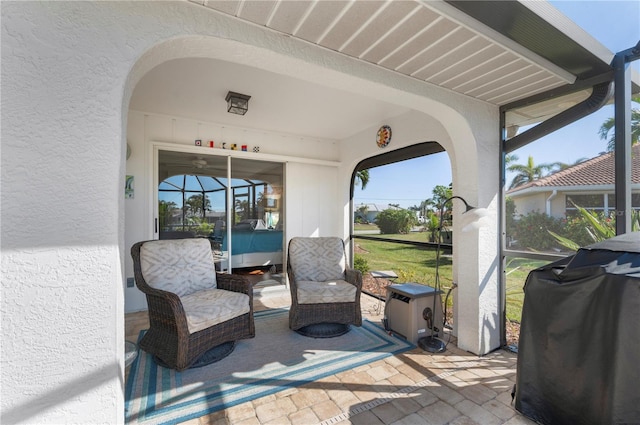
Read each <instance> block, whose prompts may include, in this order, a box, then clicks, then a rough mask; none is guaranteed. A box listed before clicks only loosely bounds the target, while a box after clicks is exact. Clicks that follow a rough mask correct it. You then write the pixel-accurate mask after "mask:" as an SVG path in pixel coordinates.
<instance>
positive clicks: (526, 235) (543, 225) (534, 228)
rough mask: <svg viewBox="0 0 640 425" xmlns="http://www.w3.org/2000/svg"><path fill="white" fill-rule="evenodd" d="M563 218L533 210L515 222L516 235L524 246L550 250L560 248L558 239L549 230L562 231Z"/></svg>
mask: <svg viewBox="0 0 640 425" xmlns="http://www.w3.org/2000/svg"><path fill="white" fill-rule="evenodd" d="M561 229H562V220H560V219H557V218H554V217H549V216H547V215H546V214H544V213H540V212H537V211H533V212H530V213H528V214H527V215H525V216H521V217H520V220H518V221H517V222H515V224H514V235H513V236H514V237H515V238H516V239H517V240H518V245H520V246H521V247H522V248H529V249H532V250H535V251H548V250H550V249H553V248H559V244H558V241H557V240H556V238H554V237H553V236H552V235H551V234H550V233H549V232H553V233H560V232H561Z"/></svg>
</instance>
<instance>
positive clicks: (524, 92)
mask: <svg viewBox="0 0 640 425" xmlns="http://www.w3.org/2000/svg"><path fill="white" fill-rule="evenodd" d="M192 1H193V2H194V3H198V4H201V5H202V6H204V7H207V8H209V9H212V10H215V11H216V12H219V13H225V14H228V15H231V16H234V17H236V18H238V19H242V20H245V21H249V22H252V23H254V24H256V25H260V26H264V27H266V28H270V29H272V30H274V31H278V32H280V33H283V34H287V35H289V36H292V37H296V38H298V39H302V40H305V41H307V42H309V43H311V44H314V45H317V46H320V47H323V48H326V49H330V50H333V51H336V52H339V53H341V54H344V55H347V56H350V57H353V58H356V59H359V60H362V61H366V62H369V63H372V64H375V65H378V66H381V67H384V68H386V69H389V70H391V71H394V72H398V73H400V74H403V75H406V76H408V77H411V78H415V79H417V80H420V81H424V82H425V83H431V84H435V85H437V86H440V87H443V88H446V89H450V90H453V91H455V92H458V93H460V94H463V95H466V96H470V97H473V98H476V99H479V100H482V101H486V102H489V103H492V104H495V105H498V106H499V105H504V104H508V103H510V102H514V101H516V100H519V99H523V98H526V97H528V96H531V95H534V94H537V93H540V92H544V91H547V90H550V89H553V88H556V87H560V86H563V85H566V84H570V83H572V82H573V81H574V80H575V77H576V75H575V74H573V73H571V72H569V71H567V70H566V69H564V68H563V67H562V66H560V65H557V64H555V63H553V62H552V61H554V60H556V59H557V58H556V56H558V57H563V56H564V54H567V55H570V54H572V53H571V52H569V51H566V50H565V51H564V53H562V52H559V53H558V54H557V55H556V56H554V55H546V57H543V54H544V53H545V49H542V48H536V46H535V45H533V44H531V43H530V44H529V45H528V47H526V48H525V47H524V46H523V43H524V41H523V40H525V39H527V37H530V35H528V36H527V35H523V34H519V37H520V38H517V37H515V38H514V37H512V36H511V34H509V33H508V31H506V30H504V28H498V29H500V30H504V31H503V32H500V31H498V30H495V29H493V28H491V27H489V25H487V24H492V23H491V22H489V20H488V19H487V16H486V13H483V14H480V15H481V18H483V19H485V20H486V21H487V22H486V23H482V22H481V21H479V20H477V19H475V18H472V17H471V16H470V15H468V14H467V12H468V13H471V12H469V11H467V12H465V11H462V10H461V8H460V7H461V5H460V4H458V3H460V2H443V1H418V0H394V1H376V0H370V1H348V0H335V1H325V0H315V1H287V0H271V1H268V0H258V1H254V0H230V1H204V2H203V1H202V0H200V1H197V0H192ZM450 3H451V4H450ZM454 3H455V4H454ZM462 3H465V2H462ZM477 3H487V2H477ZM490 3H492V4H489V5H488V6H487V7H489V8H495V10H496V11H498V9H499V8H500V7H501V6H500V4H502V3H516V4H518V2H490ZM493 3H495V4H493ZM503 9H504V7H503ZM480 10H484V9H482V8H480ZM526 10H528V9H526ZM526 10H525V11H524V12H526ZM472 12H473V13H476V12H477V11H472ZM524 12H523V11H520V12H517V11H516V12H513V11H503V12H500V14H505V13H512V14H513V13H516V15H514V16H511V18H512V19H516V18H518V17H522V20H523V21H525V23H528V25H524V26H522V28H525V30H524V32H529V31H530V29H531V28H532V29H534V30H537V29H539V27H540V25H541V24H540V20H541V19H540V18H539V17H537V15H536V14H535V13H533V12H529V13H528V14H526V13H524ZM490 14H491V13H489V15H490ZM516 22H517V20H516ZM512 27H518V26H517V25H512ZM552 28H553V27H552V26H551V25H549V26H548V28H547V30H548V31H551V29H552ZM512 32H513V28H512ZM556 35H557V34H555V33H554V34H551V35H550V36H548V37H545V39H544V43H543V45H544V46H552V45H553V41H554V39H556ZM562 40H563V42H565V43H566V44H567V45H572V40H571V38H569V37H565V38H563V39H562ZM525 44H526V43H525ZM575 44H576V43H575V42H573V45H575ZM573 47H575V46H573ZM532 49H533V50H532ZM575 49H578V47H575ZM576 51H577V50H576ZM539 53H540V54H539ZM583 59H584V60H586V59H587V58H586V57H585V56H581V57H580V59H578V60H579V61H580V60H583ZM588 59H589V60H590V61H594V60H595V62H599V60H598V58H595V57H589V58H588ZM564 65H567V64H564ZM568 65H571V66H570V67H569V68H570V69H571V70H572V71H573V72H579V71H580V70H581V69H582V68H580V66H581V65H580V64H574V63H570V64H568ZM582 65H583V67H584V64H582ZM590 66H592V67H593V64H591V65H590ZM605 66H606V64H605ZM592 71H593V72H599V71H600V70H599V69H594V70H592ZM582 74H585V71H584V70H583V71H582ZM587 74H588V75H591V74H589V73H587Z"/></svg>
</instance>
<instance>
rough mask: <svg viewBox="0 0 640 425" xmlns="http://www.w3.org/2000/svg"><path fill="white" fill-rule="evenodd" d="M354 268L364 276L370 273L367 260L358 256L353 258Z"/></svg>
mask: <svg viewBox="0 0 640 425" xmlns="http://www.w3.org/2000/svg"><path fill="white" fill-rule="evenodd" d="M353 268H354V269H356V270H360V272H361V273H362V274H363V275H364V274H365V273H367V272H368V271H369V263H368V262H367V260H366V258H364V257H362V256H360V255H358V254H356V255H355V256H354V257H353Z"/></svg>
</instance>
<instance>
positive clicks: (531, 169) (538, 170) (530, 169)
mask: <svg viewBox="0 0 640 425" xmlns="http://www.w3.org/2000/svg"><path fill="white" fill-rule="evenodd" d="M553 168H554V165H553V164H539V165H535V164H534V162H533V157H532V156H531V155H529V158H528V160H527V163H526V164H525V165H523V164H513V165H510V166H509V168H507V170H509V171H511V172H515V173H517V174H516V175H515V177H514V178H513V180H512V181H511V185H510V186H509V189H513V188H514V187H518V186H522V185H523V184H526V183H529V182H532V181H534V180H536V179H539V178H541V177H544V176H545V175H546V174H545V173H546V172H547V171H550V170H552V169H553Z"/></svg>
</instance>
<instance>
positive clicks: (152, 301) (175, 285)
mask: <svg viewBox="0 0 640 425" xmlns="http://www.w3.org/2000/svg"><path fill="white" fill-rule="evenodd" d="M131 256H132V257H133V269H134V275H135V281H136V285H137V286H138V288H139V289H140V290H141V291H142V292H144V293H145V294H146V296H147V304H148V307H149V325H150V326H149V330H148V331H147V332H146V333H145V335H144V336H143V338H142V340H141V341H140V344H139V345H140V348H141V349H143V350H145V351H147V352H148V353H151V354H153V355H154V356H155V358H156V361H157V362H158V363H159V364H160V365H163V366H167V367H170V368H172V369H176V370H179V371H181V370H184V369H187V368H189V367H194V366H201V365H203V364H204V363H202V359H203V358H209V360H208V361H207V363H211V362H212V361H215V360H219V359H220V358H222V357H224V356H225V355H227V354H229V353H230V352H231V351H232V350H233V347H234V345H235V341H238V340H240V339H245V338H253V337H254V336H255V324H254V319H253V288H252V286H251V284H250V283H249V281H248V280H247V279H246V278H244V277H241V276H236V275H230V274H222V273H216V272H215V265H214V261H213V255H212V252H211V244H210V243H209V241H208V240H207V239H204V238H194V239H175V240H159V241H158V240H156V241H146V242H138V243H136V244H135V245H133V247H132V248H131ZM214 347H226V348H224V354H219V355H218V357H217V358H216V357H212V355H211V354H210V353H213V352H214V351H215V349H214Z"/></svg>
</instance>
